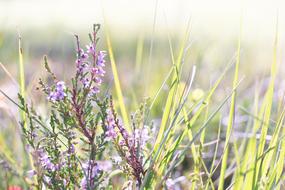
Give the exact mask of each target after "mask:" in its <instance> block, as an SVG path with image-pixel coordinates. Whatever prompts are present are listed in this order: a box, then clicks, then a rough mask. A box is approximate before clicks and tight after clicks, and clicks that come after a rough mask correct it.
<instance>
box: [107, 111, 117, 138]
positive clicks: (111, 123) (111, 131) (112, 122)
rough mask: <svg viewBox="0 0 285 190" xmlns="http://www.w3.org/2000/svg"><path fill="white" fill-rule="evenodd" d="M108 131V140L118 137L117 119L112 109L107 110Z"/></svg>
mask: <svg viewBox="0 0 285 190" xmlns="http://www.w3.org/2000/svg"><path fill="white" fill-rule="evenodd" d="M106 123H107V132H106V137H107V140H108V141H109V140H111V139H115V138H116V137H117V133H116V131H115V126H116V125H115V120H114V117H113V115H112V113H111V111H110V110H108V111H107V121H106Z"/></svg>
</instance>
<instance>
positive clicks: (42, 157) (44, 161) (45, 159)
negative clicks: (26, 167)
mask: <svg viewBox="0 0 285 190" xmlns="http://www.w3.org/2000/svg"><path fill="white" fill-rule="evenodd" d="M37 153H38V156H39V161H40V164H41V166H42V168H44V169H46V170H49V171H55V169H56V168H55V165H54V164H53V163H52V162H51V160H50V158H49V156H48V155H47V153H46V152H44V150H43V149H40V150H38V151H37Z"/></svg>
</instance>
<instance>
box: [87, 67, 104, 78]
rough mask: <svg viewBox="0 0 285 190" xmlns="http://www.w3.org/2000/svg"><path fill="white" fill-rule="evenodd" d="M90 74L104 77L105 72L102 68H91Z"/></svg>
mask: <svg viewBox="0 0 285 190" xmlns="http://www.w3.org/2000/svg"><path fill="white" fill-rule="evenodd" d="M91 73H92V74H93V75H100V76H104V75H105V73H106V72H105V70H104V69H103V68H101V67H93V68H92V69H91Z"/></svg>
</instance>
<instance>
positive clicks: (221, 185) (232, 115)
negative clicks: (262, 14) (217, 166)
mask: <svg viewBox="0 0 285 190" xmlns="http://www.w3.org/2000/svg"><path fill="white" fill-rule="evenodd" d="M241 33H242V16H240V31H239V38H238V45H237V57H236V66H235V74H234V80H233V88H234V87H235V86H236V85H237V83H238V75H239V74H238V73H239V64H240V48H241ZM235 104H236V91H234V92H233V95H232V98H231V106H230V113H229V120H228V126H227V131H226V141H225V144H226V145H227V144H228V143H229V140H230V136H231V132H232V128H233V124H234V119H235ZM228 154H229V146H225V148H224V154H223V158H222V166H221V171H220V180H219V187H218V190H223V189H224V181H225V180H224V178H225V173H226V169H227V160H228Z"/></svg>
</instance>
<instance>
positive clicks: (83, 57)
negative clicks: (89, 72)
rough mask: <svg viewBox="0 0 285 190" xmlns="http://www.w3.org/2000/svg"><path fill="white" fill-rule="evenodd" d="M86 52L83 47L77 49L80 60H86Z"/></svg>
mask: <svg viewBox="0 0 285 190" xmlns="http://www.w3.org/2000/svg"><path fill="white" fill-rule="evenodd" d="M88 57H89V56H88V54H87V53H85V52H84V50H83V49H80V50H79V58H80V59H81V60H82V61H86V60H87V59H88Z"/></svg>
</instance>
